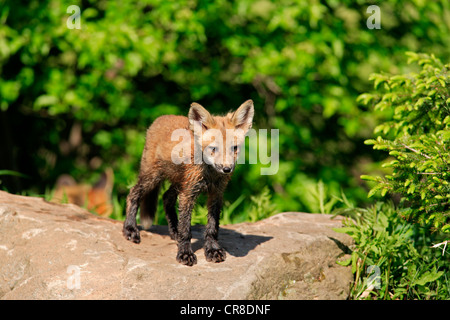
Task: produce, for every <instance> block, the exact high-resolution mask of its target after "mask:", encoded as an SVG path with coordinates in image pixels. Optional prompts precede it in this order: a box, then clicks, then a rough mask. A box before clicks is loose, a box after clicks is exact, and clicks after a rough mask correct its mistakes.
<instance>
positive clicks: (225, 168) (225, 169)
mask: <svg viewBox="0 0 450 320" xmlns="http://www.w3.org/2000/svg"><path fill="white" fill-rule="evenodd" d="M222 170H223V172H224V173H230V172H231V168H230V167H223V169H222Z"/></svg>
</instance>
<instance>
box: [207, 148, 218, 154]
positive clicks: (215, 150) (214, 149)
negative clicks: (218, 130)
mask: <svg viewBox="0 0 450 320" xmlns="http://www.w3.org/2000/svg"><path fill="white" fill-rule="evenodd" d="M208 149H209V151H210V152H212V153H215V152H217V150H218V148H217V147H208Z"/></svg>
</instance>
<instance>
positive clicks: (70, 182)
mask: <svg viewBox="0 0 450 320" xmlns="http://www.w3.org/2000/svg"><path fill="white" fill-rule="evenodd" d="M113 185H114V172H113V170H112V169H111V168H108V169H106V170H105V171H104V172H103V173H102V175H101V176H100V178H99V180H98V181H97V182H96V183H95V184H93V185H89V184H79V183H77V182H76V181H75V179H74V178H73V177H72V176H70V175H68V174H63V175H60V176H59V177H58V179H57V180H56V184H55V189H54V190H55V191H54V192H53V196H52V199H51V200H50V201H51V202H54V203H63V202H67V203H72V204H75V205H77V206H80V207H85V208H87V209H88V210H89V211H91V212H94V213H96V214H98V215H100V216H102V217H108V216H109V215H110V214H111V213H112V212H113V205H112V201H111V195H112V188H113Z"/></svg>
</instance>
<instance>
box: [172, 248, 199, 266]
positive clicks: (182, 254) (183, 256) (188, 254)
mask: <svg viewBox="0 0 450 320" xmlns="http://www.w3.org/2000/svg"><path fill="white" fill-rule="evenodd" d="M177 261H178V262H179V263H181V264H184V265H186V266H189V267H192V266H193V265H194V264H197V256H196V255H195V253H194V252H193V251H192V250H182V251H178V254H177Z"/></svg>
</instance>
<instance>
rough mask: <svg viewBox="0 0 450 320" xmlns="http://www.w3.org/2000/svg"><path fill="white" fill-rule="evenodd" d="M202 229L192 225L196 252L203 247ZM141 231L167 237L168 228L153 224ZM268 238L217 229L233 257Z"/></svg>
mask: <svg viewBox="0 0 450 320" xmlns="http://www.w3.org/2000/svg"><path fill="white" fill-rule="evenodd" d="M140 229H141V228H140ZM204 230H205V226H201V225H195V226H192V250H193V251H194V252H197V251H198V250H200V249H202V248H203V244H204V238H203V233H204ZM142 231H144V232H150V233H155V234H159V235H161V236H167V237H169V229H168V227H167V226H159V225H156V226H155V225H154V226H151V227H150V229H148V230H142V229H141V232H142ZM270 239H273V237H268V236H260V235H252V234H242V233H240V232H237V231H235V230H232V229H226V228H220V230H219V243H220V244H221V245H222V246H223V247H224V248H225V250H226V251H227V253H229V254H231V255H232V256H234V257H245V256H246V255H247V254H248V253H249V252H250V251H251V250H253V249H255V248H256V247H257V246H258V245H260V244H262V243H264V242H266V241H269V240H270Z"/></svg>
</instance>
